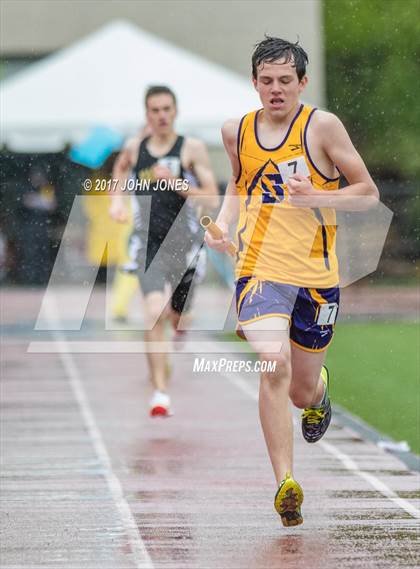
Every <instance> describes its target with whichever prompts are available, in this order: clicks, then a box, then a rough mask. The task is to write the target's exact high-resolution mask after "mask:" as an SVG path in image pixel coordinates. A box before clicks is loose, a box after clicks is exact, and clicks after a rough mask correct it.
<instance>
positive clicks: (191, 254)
mask: <svg viewBox="0 0 420 569" xmlns="http://www.w3.org/2000/svg"><path fill="white" fill-rule="evenodd" d="M145 243H146V239H145V237H144V236H143V235H141V234H140V233H139V232H137V231H134V232H133V233H132V235H131V236H130V239H129V241H128V256H129V258H130V261H129V262H128V263H126V264H125V265H123V267H121V269H122V270H123V271H125V272H131V273H137V274H138V276H139V281H140V288H141V290H142V292H143V294H144V295H145V296H146V295H148V294H150V293H152V292H155V291H162V292H163V291H164V290H165V285H166V284H169V285H170V286H171V289H172V296H171V307H172V309H173V310H174V311H175V312H179V313H181V312H182V311H183V310H184V309H185V310H186V311H188V310H189V308H190V306H191V302H192V298H193V294H192V291H191V293H190V290H191V286H192V283H193V281H194V282H195V283H197V282H200V281H201V280H202V279H203V277H204V274H205V267H206V251H205V249H204V248H203V246H202V244H200V243H195V244H194V245H193V246H192V247H191V248H190V249H189V250H188V251H180V252H179V255H178V256H177V258H176V259H175V258H173V257H170V256H168V255H165V254H162V253H160V254H159V252H158V251H154V252H153V253H154V254H156V255H157V256H156V257H155V255H154V254H152V256H151V263H150V264H149V266H148V267H147V270H145V259H146V247H145ZM149 255H150V253H149Z"/></svg>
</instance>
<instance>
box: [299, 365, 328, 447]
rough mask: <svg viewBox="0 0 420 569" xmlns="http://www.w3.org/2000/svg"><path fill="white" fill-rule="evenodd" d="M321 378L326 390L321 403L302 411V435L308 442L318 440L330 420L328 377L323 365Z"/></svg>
mask: <svg viewBox="0 0 420 569" xmlns="http://www.w3.org/2000/svg"><path fill="white" fill-rule="evenodd" d="M321 378H322V381H323V382H324V384H325V390H326V392H325V395H324V398H323V401H322V403H321V405H319V406H318V407H308V408H307V409H304V410H303V412H302V435H303V438H304V439H305V441H307V442H308V443H316V442H317V441H319V439H320V438H322V437H323V436H324V434H325V432H326V430H327V429H328V427H329V424H330V422H331V402H330V397H329V394H328V387H329V383H330V378H329V373H328V370H327V368H326V367H325V366H322V369H321Z"/></svg>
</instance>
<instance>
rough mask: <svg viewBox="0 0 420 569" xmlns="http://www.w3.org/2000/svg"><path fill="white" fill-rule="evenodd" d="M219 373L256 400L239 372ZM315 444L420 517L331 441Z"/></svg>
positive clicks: (412, 514)
mask: <svg viewBox="0 0 420 569" xmlns="http://www.w3.org/2000/svg"><path fill="white" fill-rule="evenodd" d="M221 375H223V377H225V378H226V379H227V380H229V381H230V382H231V383H232V384H233V385H235V387H237V388H238V389H240V390H241V391H242V392H243V393H244V394H245V395H247V396H248V397H250V398H251V399H253V400H254V401H258V391H256V390H255V389H253V388H252V387H251V386H250V384H249V382H248V381H247V380H245V379H244V377H243V376H241V375H239V374H233V373H224V372H222V373H221ZM317 444H318V445H319V446H321V447H322V448H323V449H324V450H325V451H326V452H328V453H329V454H331V455H332V456H333V457H334V458H336V459H337V460H339V461H340V462H341V463H342V464H343V465H344V467H345V468H346V469H347V470H349V471H350V472H353V473H354V474H356V475H357V476H360V478H363V479H364V480H366V482H368V483H369V484H370V485H371V486H373V488H375V490H378V492H380V493H381V494H382V495H383V496H385V497H386V498H388V500H391V502H394V503H395V504H396V505H397V506H399V507H400V508H401V509H403V510H405V511H406V512H407V513H408V514H410V515H411V516H413V517H414V518H420V510H419V509H418V508H416V507H415V506H414V505H413V504H411V503H410V502H408V501H407V500H405V499H404V498H400V497H399V496H398V494H396V493H395V492H394V491H393V490H391V488H389V486H387V485H386V484H385V483H384V482H382V481H381V480H379V478H377V477H376V476H374V475H373V474H370V473H369V472H365V471H364V470H361V469H360V468H359V467H358V466H357V464H356V463H355V462H354V460H353V459H352V458H350V456H348V455H347V454H345V453H344V452H342V451H340V450H338V448H337V447H335V446H334V445H332V444H331V443H327V442H325V441H319V442H318V443H317Z"/></svg>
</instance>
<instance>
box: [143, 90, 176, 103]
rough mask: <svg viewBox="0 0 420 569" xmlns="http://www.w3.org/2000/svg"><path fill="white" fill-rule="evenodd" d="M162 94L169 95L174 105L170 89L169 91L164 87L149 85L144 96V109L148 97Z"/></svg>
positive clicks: (173, 94) (173, 96)
mask: <svg viewBox="0 0 420 569" xmlns="http://www.w3.org/2000/svg"><path fill="white" fill-rule="evenodd" d="M162 94H165V95H170V96H171V97H172V99H173V100H174V103H175V105H176V97H175V93H174V92H173V91H172V89H170V88H169V87H167V86H166V85H151V86H150V87H148V88H147V91H146V94H145V95H144V104H145V105H146V107H147V101H148V100H149V99H150V97H153V95H162Z"/></svg>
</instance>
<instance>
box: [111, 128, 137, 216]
mask: <svg viewBox="0 0 420 569" xmlns="http://www.w3.org/2000/svg"><path fill="white" fill-rule="evenodd" d="M140 142H141V138H140V137H133V138H130V139H129V140H128V141H127V142H126V144H125V145H124V148H123V149H122V150H121V152H120V153H119V155H118V156H117V158H116V160H115V164H114V168H113V169H112V179H113V180H118V183H117V185H116V188H115V191H114V193H113V194H112V196H111V206H110V209H109V215H110V216H111V218H112V219H113V220H114V221H118V222H119V223H126V222H127V221H128V211H127V207H126V204H125V202H124V199H123V197H124V192H123V187H124V184H125V183H126V181H127V179H128V176H129V175H130V172H131V170H132V168H133V167H134V166H135V163H136V160H137V156H138V151H139V146H140Z"/></svg>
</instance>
